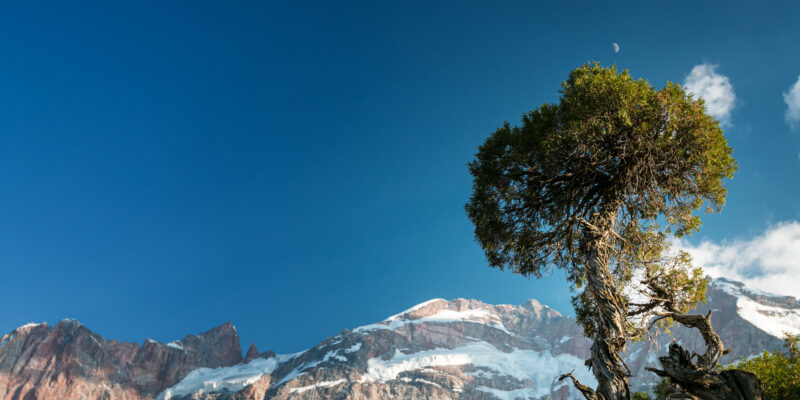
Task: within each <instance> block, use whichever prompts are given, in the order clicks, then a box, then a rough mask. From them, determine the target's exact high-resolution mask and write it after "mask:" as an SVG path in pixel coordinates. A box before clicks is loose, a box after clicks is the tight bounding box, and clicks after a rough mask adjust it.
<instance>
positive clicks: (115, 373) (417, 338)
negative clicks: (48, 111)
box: [0, 279, 800, 400]
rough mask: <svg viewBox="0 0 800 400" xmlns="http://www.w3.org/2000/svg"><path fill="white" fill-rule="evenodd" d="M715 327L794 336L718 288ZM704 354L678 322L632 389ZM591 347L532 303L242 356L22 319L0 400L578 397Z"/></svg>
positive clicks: (751, 338) (452, 308)
mask: <svg viewBox="0 0 800 400" xmlns="http://www.w3.org/2000/svg"><path fill="white" fill-rule="evenodd" d="M707 297H708V301H707V302H706V303H704V304H701V305H700V306H698V307H697V308H696V309H695V310H694V311H693V312H696V313H703V314H705V313H706V312H707V311H709V310H711V311H712V318H711V322H712V325H713V326H714V328H715V330H716V331H717V333H718V334H719V335H720V337H721V338H722V340H723V342H724V343H725V345H726V348H729V349H731V350H732V352H731V353H730V354H728V355H726V356H724V357H723V359H722V361H723V362H724V363H729V362H734V361H736V360H738V359H740V358H742V357H749V356H752V355H755V354H759V353H761V352H763V351H764V350H775V349H780V347H781V344H782V341H781V338H782V334H783V332H789V333H793V334H800V300H798V299H797V298H794V297H791V296H781V295H775V294H769V293H764V292H761V291H758V290H755V289H752V288H748V287H745V286H744V285H743V284H741V283H738V282H734V281H730V280H726V279H714V280H712V281H711V282H710V285H709V289H708V293H707ZM673 339H674V340H677V341H679V343H681V344H682V345H683V346H684V347H687V348H689V349H695V350H697V351H702V350H704V346H703V341H702V338H701V337H700V336H699V335H698V334H697V332H696V331H694V330H690V329H684V328H682V327H675V328H673V329H672V330H671V334H664V333H662V334H661V335H659V336H658V337H656V339H655V340H654V341H641V342H636V343H630V345H629V346H628V352H627V353H626V354H625V359H626V362H627V364H628V366H629V367H630V369H631V371H632V374H633V377H632V378H631V380H630V381H631V385H632V387H633V389H634V390H637V391H639V390H649V389H650V388H651V387H652V386H653V385H654V384H655V383H656V382H657V377H656V376H655V375H654V374H652V373H650V372H647V371H645V370H644V368H645V367H647V366H654V367H657V366H658V362H657V356H658V355H662V354H664V353H665V352H666V345H667V344H668V343H669V341H670V340H673ZM590 344H591V343H590V341H589V340H588V339H587V338H585V337H584V336H583V334H582V330H581V328H580V327H579V326H578V325H577V324H576V322H575V320H574V319H572V318H570V317H568V316H564V315H562V314H560V313H559V312H558V311H556V310H553V309H552V308H550V307H548V306H546V305H542V304H540V303H539V302H537V301H536V300H529V301H528V302H526V303H524V304H521V305H516V306H515V305H491V304H486V303H483V302H480V301H478V300H466V299H456V300H450V301H448V300H443V299H434V300H429V301H426V302H424V303H421V304H418V305H416V306H414V307H412V308H410V309H408V310H406V311H403V312H401V313H399V314H396V315H393V316H391V317H389V318H387V319H386V320H384V321H380V322H376V323H374V324H371V325H366V326H361V327H357V328H355V329H352V330H349V329H345V330H343V331H341V333H339V334H336V335H333V336H331V337H328V338H326V339H324V340H322V341H321V342H319V343H318V344H317V345H316V346H314V347H312V348H310V349H307V350H305V351H302V352H299V353H295V354H275V353H274V352H272V351H267V352H263V353H262V352H259V351H258V349H257V348H256V347H255V345H251V346H250V348H249V350H248V351H247V352H246V354H245V355H244V356H243V355H242V354H241V347H240V343H239V337H238V334H237V332H236V328H235V327H234V326H233V325H231V324H230V323H226V324H223V325H220V326H218V327H216V328H213V329H211V330H209V331H207V332H204V333H200V334H197V335H188V336H186V337H184V338H183V339H181V340H178V341H174V342H170V343H160V342H157V341H153V340H150V339H147V340H145V341H144V342H143V343H142V344H141V345H140V344H138V343H120V342H117V341H115V340H106V339H103V338H102V337H101V336H100V335H98V334H96V333H94V332H92V331H91V330H89V329H88V328H87V327H85V326H84V325H82V324H81V323H80V322H78V321H76V320H72V319H67V320H62V321H60V322H58V323H57V324H55V325H52V326H51V325H48V324H46V323H43V324H27V325H24V326H21V327H19V328H17V329H15V330H13V331H12V332H10V333H8V334H6V335H4V336H3V337H2V338H0V400H39V399H63V400H78V399H81V400H145V399H147V400H150V399H158V400H187V399H195V400H212V399H215V400H265V399H387V398H397V399H501V400H506V399H509V400H510V399H547V398H551V399H559V400H560V399H579V398H581V397H580V395H579V394H578V393H577V392H576V391H575V390H574V389H573V388H572V387H571V386H570V385H568V384H567V382H566V381H563V382H558V381H557V377H558V375H560V374H562V373H566V372H570V371H574V374H575V376H576V377H577V378H578V379H580V380H581V381H582V382H583V383H585V384H587V385H589V386H593V385H594V384H595V381H594V378H593V377H592V374H591V372H590V371H589V370H587V368H586V367H585V366H584V360H585V359H586V358H588V357H589V346H590Z"/></svg>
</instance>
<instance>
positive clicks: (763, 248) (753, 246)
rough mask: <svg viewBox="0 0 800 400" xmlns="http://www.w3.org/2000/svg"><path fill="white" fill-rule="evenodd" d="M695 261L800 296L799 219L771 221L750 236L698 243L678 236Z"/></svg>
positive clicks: (756, 285)
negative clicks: (774, 222) (729, 240)
mask: <svg viewBox="0 0 800 400" xmlns="http://www.w3.org/2000/svg"><path fill="white" fill-rule="evenodd" d="M677 246H678V247H680V248H682V249H683V250H686V251H687V252H689V254H691V255H692V257H693V258H694V264H695V265H698V266H702V267H703V270H704V271H705V273H706V274H708V275H711V276H713V277H725V278H730V279H733V280H737V281H740V282H743V283H745V284H746V285H748V286H750V287H753V288H756V289H761V290H764V291H766V292H771V293H777V294H783V295H791V296H795V297H800V222H798V221H787V222H782V223H780V224H777V225H774V226H772V227H770V228H769V229H767V230H766V231H765V232H764V233H763V234H762V235H760V236H756V237H754V238H752V239H750V240H741V239H739V240H734V241H732V242H725V241H723V242H722V243H721V244H718V243H713V242H709V241H703V242H702V243H700V244H699V245H697V246H694V245H691V244H689V243H688V242H687V241H685V240H680V241H678V243H677Z"/></svg>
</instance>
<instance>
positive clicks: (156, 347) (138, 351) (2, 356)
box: [0, 320, 242, 400]
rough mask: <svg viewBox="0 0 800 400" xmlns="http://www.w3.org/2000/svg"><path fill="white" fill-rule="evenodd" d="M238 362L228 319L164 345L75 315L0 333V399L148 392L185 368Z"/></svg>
mask: <svg viewBox="0 0 800 400" xmlns="http://www.w3.org/2000/svg"><path fill="white" fill-rule="evenodd" d="M241 361H242V354H241V349H240V347H239V336H238V335H237V333H236V329H235V328H234V327H233V325H231V324H230V323H227V324H224V325H221V326H219V327H217V328H214V329H212V330H210V331H208V332H205V333H201V334H199V335H190V336H186V337H185V338H183V339H182V340H180V341H175V342H171V343H168V344H162V343H158V342H156V341H153V340H149V339H148V340H146V341H145V342H144V344H143V345H142V346H139V345H138V344H137V343H120V342H117V341H115V340H108V341H107V340H104V339H103V338H102V337H100V336H99V335H97V334H95V333H92V332H91V331H90V330H89V329H87V328H86V327H84V326H83V325H82V324H80V323H79V322H78V321H75V320H63V321H61V322H59V323H58V324H56V325H54V326H48V325H47V324H28V325H25V326H22V327H19V328H17V329H16V330H14V331H13V332H11V333H9V334H7V335H5V336H3V337H2V339H0V399H3V400H23V399H24V400H33V399H65V400H66V399H87V400H88V399H108V400H112V399H115V400H116V399H118V400H139V399H150V398H153V397H154V396H155V395H156V394H158V393H159V392H161V391H163V390H164V389H165V388H168V387H170V386H172V385H174V384H176V383H177V382H179V381H180V380H181V379H183V378H184V377H185V376H186V375H187V374H188V373H189V372H190V371H193V370H195V369H197V368H199V367H210V368H219V367H226V366H230V365H235V364H237V363H240V362H241Z"/></svg>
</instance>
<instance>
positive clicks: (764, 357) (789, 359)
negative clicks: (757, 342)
mask: <svg viewBox="0 0 800 400" xmlns="http://www.w3.org/2000/svg"><path fill="white" fill-rule="evenodd" d="M798 340H800V336H792V335H789V334H786V337H785V339H784V344H785V345H786V346H787V347H788V348H789V352H788V353H789V354H783V353H781V352H778V351H774V352H772V353H769V352H766V351H765V352H764V353H763V354H761V355H760V356H757V357H753V358H750V359H745V360H742V361H740V362H737V363H735V364H731V365H729V366H727V367H725V369H739V370H744V371H747V372H751V373H753V374H755V376H756V377H757V378H758V380H760V381H761V389H762V390H763V391H764V399H765V400H797V399H800V362H798V360H797V354H798V353H800V348H798Z"/></svg>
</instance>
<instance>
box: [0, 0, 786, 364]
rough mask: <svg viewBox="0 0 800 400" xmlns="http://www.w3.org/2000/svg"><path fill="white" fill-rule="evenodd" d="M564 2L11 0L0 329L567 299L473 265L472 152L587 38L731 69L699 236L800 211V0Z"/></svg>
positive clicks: (328, 321) (636, 68) (357, 319)
mask: <svg viewBox="0 0 800 400" xmlns="http://www.w3.org/2000/svg"><path fill="white" fill-rule="evenodd" d="M434 3H435V4H434ZM555 3H557V2H548V4H543V5H536V4H532V3H515V2H499V3H498V2H473V1H452V2H387V1H378V2H375V1H368V2H367V1H365V2H354V3H349V4H343V2H330V3H310V2H287V3H269V2H257V3H252V4H245V3H244V2H239V3H236V4H235V5H233V4H234V3H231V2H228V3H225V4H223V3H221V2H214V3H207V2H196V1H192V2H153V3H144V2H131V3H130V4H128V5H123V4H121V2H97V3H87V2H80V1H76V2H68V3H61V4H44V3H38V2H22V3H21V4H24V5H19V6H11V5H5V6H4V7H3V12H2V13H0V269H1V270H2V275H0V305H2V307H1V308H0V310H2V311H0V331H2V332H6V331H10V330H12V329H13V328H14V327H16V326H19V325H21V324H24V323H26V322H29V321H48V322H50V323H54V322H56V321H58V320H60V319H62V318H65V317H74V318H78V319H79V320H81V321H82V322H83V323H84V324H85V325H87V326H88V327H89V328H91V329H93V330H94V331H96V332H98V333H100V334H101V335H103V336H104V337H106V338H117V339H120V340H126V341H139V342H141V341H142V340H143V339H144V338H145V337H151V338H154V339H157V340H162V341H169V340H173V339H178V338H180V337H183V335H185V334H187V333H196V332H200V331H204V330H206V329H209V328H211V327H212V326H215V325H217V324H220V323H222V322H224V321H228V320H231V321H233V322H234V324H235V325H236V326H237V327H238V329H239V332H240V334H241V337H242V340H243V341H244V342H246V343H249V342H250V341H255V342H256V343H257V344H258V345H259V348H260V349H261V350H262V351H263V350H267V349H274V350H276V351H278V352H294V351H299V350H302V349H305V348H307V347H309V346H312V345H314V344H315V343H316V342H317V341H318V340H321V339H323V338H325V337H327V336H330V335H332V334H335V333H337V332H339V331H340V330H341V329H342V328H352V327H355V326H358V325H362V324H367V323H371V322H374V321H377V320H381V319H383V318H385V317H386V316H388V315H390V314H393V313H395V312H399V311H401V310H403V309H405V308H407V307H409V306H411V305H414V304H416V303H419V302H422V301H424V300H427V299H429V298H434V297H444V298H456V297H467V298H478V299H481V300H484V301H487V302H492V303H513V304H519V303H522V302H523V301H525V300H526V299H528V298H537V299H539V300H540V301H541V302H543V303H545V304H549V305H551V306H552V307H554V308H556V309H558V310H561V311H563V312H565V313H571V310H570V306H569V295H568V292H567V289H566V284H565V283H564V281H563V278H562V276H561V275H560V274H558V273H556V274H555V275H554V276H553V277H550V278H546V279H543V280H538V281H537V280H527V279H525V278H521V277H518V276H514V275H512V274H510V273H506V272H501V271H497V270H494V269H490V268H489V267H487V265H486V261H485V259H484V257H483V254H482V252H481V250H480V248H479V247H478V246H477V244H476V243H475V242H474V240H473V236H472V227H471V225H470V223H469V221H468V219H467V218H466V216H465V213H464V211H463V204H464V203H465V201H466V200H467V198H468V197H469V194H470V191H471V180H470V176H469V174H468V172H467V169H466V167H465V164H466V163H467V162H469V161H470V159H471V158H472V156H473V154H474V152H475V151H476V149H477V146H478V145H479V144H481V143H482V141H483V140H484V139H485V138H486V136H487V135H488V134H489V133H490V132H492V131H493V130H494V129H495V128H496V127H498V126H499V125H501V124H502V123H503V121H504V120H508V121H511V122H516V121H518V120H519V117H520V115H521V114H522V113H523V112H525V111H527V110H530V109H531V108H534V107H536V106H538V105H539V104H541V103H542V102H550V101H554V100H556V99H557V95H558V94H557V90H558V88H559V84H560V82H561V81H562V80H563V79H564V78H565V77H566V76H567V74H568V73H569V71H570V70H572V69H573V68H575V67H577V66H579V65H580V64H582V63H585V62H587V61H590V60H596V61H600V62H602V63H604V64H611V63H616V64H617V65H618V66H620V67H624V68H629V69H630V71H631V73H632V74H633V75H634V76H636V77H644V78H646V79H648V80H649V81H650V82H651V83H652V84H653V85H655V86H658V87H660V86H662V85H663V84H664V83H665V82H666V81H667V80H671V81H676V82H684V80H685V78H686V77H687V75H688V74H689V72H690V71H691V70H692V68H693V67H694V66H696V65H699V64H704V63H705V64H710V65H718V67H717V69H716V72H717V73H718V74H720V75H723V76H725V77H728V78H729V81H730V83H731V84H732V86H733V89H734V91H735V96H736V103H735V107H734V108H733V109H732V111H731V112H730V121H731V126H729V127H728V128H727V129H726V134H727V137H728V139H729V141H730V144H731V145H732V147H733V148H734V152H735V156H736V158H737V159H738V161H739V166H740V169H739V173H738V174H737V175H736V177H735V179H734V180H732V181H731V182H730V184H729V197H728V206H727V208H726V209H725V211H724V212H723V213H722V214H720V215H714V216H710V217H707V218H706V219H705V225H704V227H703V229H702V230H701V232H700V234H698V235H695V237H694V238H693V239H692V242H693V243H696V244H697V243H700V241H701V240H704V239H705V240H707V241H713V242H715V243H716V242H719V243H723V242H724V241H726V240H727V241H731V240H735V239H738V240H740V241H747V240H750V239H751V238H754V237H757V236H758V235H761V234H762V233H763V232H764V231H765V230H768V229H770V227H774V226H775V224H779V223H784V224H786V223H790V224H791V223H795V221H797V220H798V219H800V185H799V184H798V183H800V179H798V177H800V159H798V153H799V152H800V132H799V131H798V129H794V130H792V129H791V127H790V124H788V123H787V121H786V120H785V118H784V116H785V113H786V109H787V104H786V103H785V102H784V97H783V93H785V92H787V91H788V90H789V89H790V88H791V87H792V85H793V84H795V82H796V81H797V80H798V75H800V46H798V38H800V23H798V18H799V17H800V3H798V2H785V3H784V4H779V3H777V2H775V3H773V2H770V3H769V5H758V4H755V3H753V2H724V3H723V2H719V3H717V4H712V3H711V2H689V1H686V2H681V1H679V2H669V3H663V2H662V3H663V4H659V5H652V6H642V5H641V3H642V2H629V3H625V4H623V3H621V2H603V3H601V4H598V3H596V2H587V3H586V4H584V5H577V4H566V3H565V4H564V5H557V4H555ZM165 4H166V5H165ZM614 42H616V43H619V45H620V51H619V53H615V52H614V49H613V47H612V43H614Z"/></svg>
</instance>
